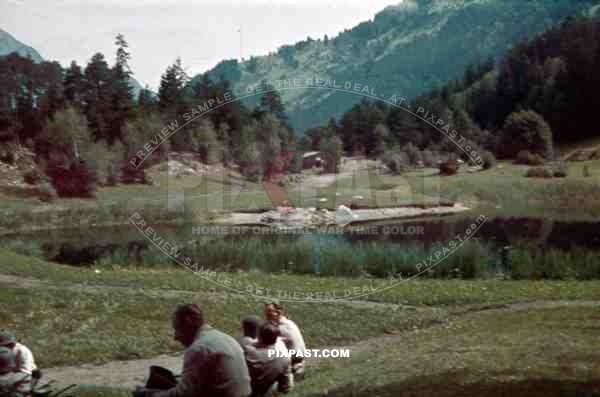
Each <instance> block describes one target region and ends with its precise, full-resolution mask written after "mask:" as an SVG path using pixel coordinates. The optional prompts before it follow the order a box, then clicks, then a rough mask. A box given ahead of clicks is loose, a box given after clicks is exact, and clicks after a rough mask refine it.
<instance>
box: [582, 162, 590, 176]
mask: <svg viewBox="0 0 600 397" xmlns="http://www.w3.org/2000/svg"><path fill="white" fill-rule="evenodd" d="M590 176H592V174H591V173H590V167H589V166H588V165H587V164H586V165H584V166H583V177H584V178H589V177H590Z"/></svg>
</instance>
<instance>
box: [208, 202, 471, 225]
mask: <svg viewBox="0 0 600 397" xmlns="http://www.w3.org/2000/svg"><path fill="white" fill-rule="evenodd" d="M469 210H470V208H468V207H466V206H464V205H463V204H462V203H455V204H454V205H452V206H436V207H430V208H418V207H392V208H375V209H355V210H352V209H350V208H348V207H346V206H344V205H340V206H339V207H338V208H337V209H336V210H335V211H331V210H328V209H317V208H314V207H312V208H292V207H278V208H277V210H272V211H267V212H263V213H240V212H233V213H231V214H229V215H227V216H226V217H224V218H222V219H219V220H218V221H217V223H219V224H227V225H255V226H260V225H263V226H271V227H273V226H276V227H318V226H323V225H336V226H342V227H344V226H350V225H353V224H363V223H368V222H380V221H387V220H394V219H411V218H418V217H425V216H432V215H452V214H457V213H461V212H466V211H469Z"/></svg>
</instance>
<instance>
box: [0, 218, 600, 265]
mask: <svg viewBox="0 0 600 397" xmlns="http://www.w3.org/2000/svg"><path fill="white" fill-rule="evenodd" d="M473 226H476V231H475V232H474V233H473V234H472V235H470V236H469V237H470V239H469V244H471V245H473V244H481V245H483V246H485V247H486V249H487V250H488V251H490V252H491V253H490V255H494V253H497V252H500V251H501V250H502V248H503V247H506V246H509V247H519V248H520V249H524V250H531V251H534V250H538V251H539V250H542V251H543V250H548V249H554V250H559V251H564V252H575V250H582V249H583V250H586V251H590V252H594V253H595V252H596V251H597V250H600V223H599V222H561V221H550V220H545V219H542V218H505V217H490V218H488V219H487V220H486V221H485V222H482V220H481V219H477V218H475V217H470V216H468V215H466V216H465V215H460V216H451V217H437V218H436V217H433V218H428V219H418V220H416V219H415V220H407V221H402V222H387V223H381V222H380V223H369V224H362V225H357V226H355V227H353V228H346V229H321V230H316V231H313V232H310V233H307V232H306V230H302V231H299V232H294V233H293V234H290V233H285V234H282V233H275V232H274V231H273V230H268V229H265V228H260V229H259V228H258V227H247V228H242V227H239V228H237V229H234V228H233V227H231V226H229V227H221V228H220V227H219V225H211V226H210V227H205V228H203V229H204V230H203V232H200V227H199V226H198V225H189V224H186V225H177V226H175V225H156V226H154V227H152V228H151V231H152V233H148V235H144V234H143V233H142V231H140V230H139V229H138V228H136V227H135V226H134V225H132V224H131V225H126V226H119V227H102V228H88V229H62V230H55V231H45V232H38V233H29V234H19V235H8V236H4V237H2V240H1V241H0V245H2V246H3V247H7V248H10V249H13V250H15V251H17V252H21V253H24V254H28V255H34V256H38V257H41V258H44V259H47V260H49V261H53V262H58V263H63V264H70V265H93V264H121V265H124V264H137V265H157V264H165V263H167V264H168V263H170V262H174V261H172V260H171V259H169V258H168V256H167V255H166V254H165V253H164V252H161V251H160V250H159V249H158V248H157V247H155V245H159V246H162V245H161V244H162V243H166V242H167V243H169V244H170V245H171V246H175V247H178V248H179V249H182V250H183V252H184V253H185V254H187V255H189V256H190V257H191V258H192V260H197V259H196V258H197V257H199V259H198V260H201V261H206V262H209V261H210V262H209V263H211V264H212V265H213V266H214V264H215V263H223V264H224V265H226V267H227V268H242V269H248V268H253V267H258V268H261V267H262V266H264V265H262V264H261V263H260V259H261V257H262V258H263V259H265V258H266V257H269V256H271V257H273V256H274V259H275V260H276V261H279V262H281V263H279V262H278V264H277V266H278V267H277V266H276V268H275V269H279V268H281V267H283V268H285V267H286V266H287V264H288V263H290V262H291V263H294V264H295V271H300V270H299V269H300V268H302V269H303V270H301V272H310V271H312V272H320V271H321V269H320V266H321V264H322V262H323V261H322V258H323V256H324V255H325V256H326V255H330V256H332V255H334V254H335V255H341V256H347V255H351V256H354V257H356V258H358V257H360V256H361V255H362V256H364V257H366V259H365V258H363V260H371V259H370V258H369V257H372V256H374V255H375V256H377V255H378V254H379V253H381V252H383V251H385V253H384V254H382V255H384V256H385V258H383V259H381V258H380V261H382V262H386V263H387V262H389V261H394V256H398V254H399V253H401V254H402V255H405V254H406V253H407V252H412V257H411V259H407V258H404V260H406V261H408V260H413V261H419V258H420V257H424V256H425V255H427V254H428V253H429V252H430V251H431V250H433V249H435V247H437V246H440V244H444V243H445V242H448V241H451V240H456V239H457V236H462V237H461V238H460V240H461V241H462V240H463V239H465V240H466V239H467V231H468V229H470V228H471V229H473ZM145 230H147V228H146V229H145ZM461 249H463V248H459V250H461ZM376 254H377V255H376ZM478 255H479V256H481V253H479V254H478ZM253 257H255V258H253ZM330 260H331V261H333V260H336V259H335V258H332V259H330ZM358 260H359V259H356V261H358ZM373 260H374V259H373ZM336 261H338V262H344V259H343V258H339V259H337V260H336ZM300 263H303V265H300ZM381 266H384V265H381ZM292 267H294V266H292ZM271 270H272V269H271ZM292 270H293V269H292Z"/></svg>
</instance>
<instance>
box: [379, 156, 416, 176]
mask: <svg viewBox="0 0 600 397" xmlns="http://www.w3.org/2000/svg"><path fill="white" fill-rule="evenodd" d="M382 160H383V163H384V164H385V165H386V166H387V167H388V168H389V169H390V170H391V171H392V172H394V173H396V174H401V173H402V172H404V171H406V170H407V169H408V168H409V166H410V159H409V158H408V155H407V154H406V153H393V152H388V153H385V154H384V155H383V158H382Z"/></svg>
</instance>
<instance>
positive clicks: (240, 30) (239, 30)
mask: <svg viewBox="0 0 600 397" xmlns="http://www.w3.org/2000/svg"><path fill="white" fill-rule="evenodd" d="M238 32H240V62H242V27H241V26H240V28H239V29H238Z"/></svg>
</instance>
